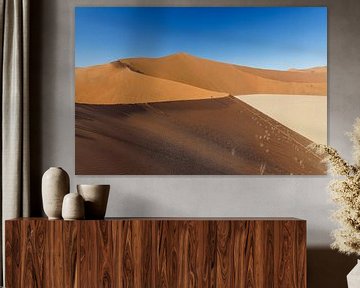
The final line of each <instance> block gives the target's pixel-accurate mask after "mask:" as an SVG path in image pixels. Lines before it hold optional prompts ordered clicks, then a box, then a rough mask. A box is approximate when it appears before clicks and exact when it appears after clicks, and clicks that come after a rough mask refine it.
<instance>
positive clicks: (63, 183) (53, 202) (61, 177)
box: [41, 167, 70, 219]
mask: <svg viewBox="0 0 360 288" xmlns="http://www.w3.org/2000/svg"><path fill="white" fill-rule="evenodd" d="M69 188H70V179H69V175H68V174H67V173H66V171H65V170H63V169H62V168H60V167H51V168H49V169H48V170H47V171H46V172H45V173H44V175H43V177H42V184H41V194H42V200H43V208H44V211H45V214H46V215H47V216H48V218H49V219H61V209H62V202H63V198H64V196H65V195H66V194H68V193H69Z"/></svg>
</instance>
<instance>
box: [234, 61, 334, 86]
mask: <svg viewBox="0 0 360 288" xmlns="http://www.w3.org/2000/svg"><path fill="white" fill-rule="evenodd" d="M236 67H237V68H238V69H240V70H242V71H244V72H248V73H252V74H254V75H257V76H260V77H264V78H268V79H273V80H278V81H285V82H299V83H319V84H320V83H322V84H323V85H324V88H325V89H326V82H327V68H326V67H314V68H310V69H304V70H298V69H290V70H288V71H279V70H268V69H259V68H252V67H246V66H236Z"/></svg>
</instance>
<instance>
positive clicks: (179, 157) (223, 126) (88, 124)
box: [75, 96, 326, 175]
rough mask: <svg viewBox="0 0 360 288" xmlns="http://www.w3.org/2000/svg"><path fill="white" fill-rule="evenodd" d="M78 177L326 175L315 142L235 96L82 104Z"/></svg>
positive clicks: (78, 126) (77, 110)
mask: <svg viewBox="0 0 360 288" xmlns="http://www.w3.org/2000/svg"><path fill="white" fill-rule="evenodd" d="M75 113H76V142H75V143H76V153H75V155H76V167H75V170H76V174H82V175H84V174H87V175H110V174H128V175H141V174H145V175H146V174H147V175H149V174H150V175H151V174H153V175H165V174H177V175H181V174H202V175H205V174H210V175H211V174H234V175H239V174H247V175H249V174H250V175H251V174H252V175H256V174H257V175H259V174H273V175H274V174H275V175H276V174H278V175H279V174H299V175H300V174H301V175H304V174H307V175H319V174H324V173H325V172H326V167H325V164H324V163H321V158H320V157H319V156H318V155H316V154H314V153H313V152H312V151H310V150H309V149H307V146H308V145H309V144H310V143H311V141H310V140H309V139H307V138H305V137H303V136H301V135H300V134H298V133H296V132H294V131H292V130H290V129H289V128H287V127H285V126H283V125H281V124H280V123H279V122H277V121H275V120H273V119H272V118H270V117H268V116H267V115H265V114H263V113H261V112H260V111H258V110H256V109H254V108H252V107H251V106H249V105H247V104H246V103H244V102H243V101H240V100H238V99H236V98H235V97H232V96H230V97H224V98H217V99H212V100H209V99H205V100H194V101H172V102H161V103H147V104H132V105H87V104H85V105H84V104H76V106H75Z"/></svg>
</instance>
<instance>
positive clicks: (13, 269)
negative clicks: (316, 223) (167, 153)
mask: <svg viewBox="0 0 360 288" xmlns="http://www.w3.org/2000/svg"><path fill="white" fill-rule="evenodd" d="M5 229H6V235H5V236H6V287H8V288H11V287H27V288H28V287H46V288H47V287H59V288H62V287H85V288H92V287H94V288H99V287H135V288H137V287H156V288H158V287H169V288H175V287H179V288H180V287H181V288H183V287H199V288H202V287H219V288H220V287H227V288H229V287H237V288H238V287H240V288H252V287H254V288H255V287H256V288H257V287H266V288H267V287H275V288H276V287H284V288H289V287H291V288H304V287H306V222H305V221H303V220H297V219H265V218H264V219H236V218H234V219H176V218H174V219H166V218H161V219H152V218H148V219H136V218H135V219H111V220H86V221H61V220H52V221H48V220H46V219H42V218H34V219H32V218H24V219H15V220H9V221H6V224H5Z"/></svg>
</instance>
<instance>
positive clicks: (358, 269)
mask: <svg viewBox="0 0 360 288" xmlns="http://www.w3.org/2000/svg"><path fill="white" fill-rule="evenodd" d="M346 278H347V283H348V287H349V288H359V287H360V260H358V262H357V264H356V265H355V267H354V268H353V269H352V270H351V271H350V273H349V274H348V275H347V277H346Z"/></svg>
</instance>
